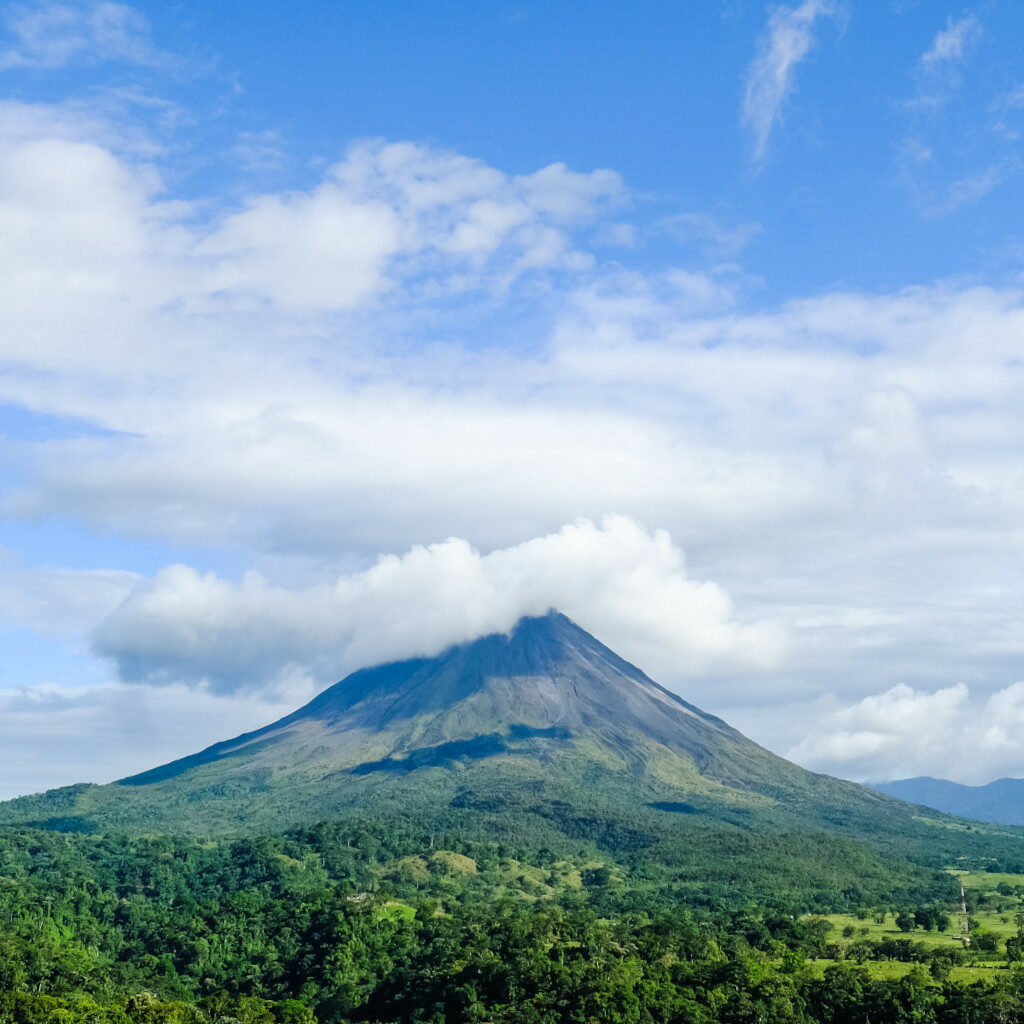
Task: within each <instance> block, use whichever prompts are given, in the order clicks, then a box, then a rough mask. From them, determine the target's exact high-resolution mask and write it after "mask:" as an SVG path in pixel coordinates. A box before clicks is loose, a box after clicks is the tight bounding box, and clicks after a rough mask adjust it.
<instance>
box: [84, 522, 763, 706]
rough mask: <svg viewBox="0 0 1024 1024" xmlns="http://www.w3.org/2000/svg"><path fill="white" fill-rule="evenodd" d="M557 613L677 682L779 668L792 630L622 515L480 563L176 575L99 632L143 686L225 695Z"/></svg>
mask: <svg viewBox="0 0 1024 1024" xmlns="http://www.w3.org/2000/svg"><path fill="white" fill-rule="evenodd" d="M550 608H558V609H559V610H561V611H563V612H564V613H565V614H566V615H568V616H569V617H570V618H572V619H574V620H576V621H577V622H579V623H580V625H582V626H584V628H587V629H590V630H591V631H593V632H594V633H595V634H596V635H597V636H598V637H599V638H600V639H602V640H603V641H604V642H606V643H608V644H609V645H611V646H613V647H614V648H615V649H616V650H617V651H618V652H619V653H621V654H623V655H624V656H626V657H635V658H637V660H639V661H640V662H641V664H642V665H643V666H644V667H646V668H647V669H648V670H649V671H652V672H660V673H662V678H663V679H664V680H665V681H668V682H678V681H681V680H683V679H685V678H686V677H687V676H689V675H694V674H702V675H705V676H706V675H709V674H711V675H721V674H723V673H726V672H728V671H734V670H735V669H736V668H737V667H742V668H750V667H752V666H757V667H764V666H769V665H772V664H774V663H775V662H776V661H777V660H778V658H779V656H780V654H781V651H782V648H783V636H782V634H781V631H780V630H779V629H778V628H777V627H775V626H772V625H769V624H763V623H762V624H753V625H744V624H740V623H738V622H737V621H736V620H735V618H734V615H733V610H732V606H731V603H730V601H729V599H728V597H727V596H726V594H725V592H724V591H723V590H722V589H721V588H720V587H718V586H716V585H715V584H714V583H710V582H700V581H696V580H693V579H691V578H689V577H688V575H687V573H686V569H685V565H684V561H683V555H682V552H681V551H680V550H679V548H677V547H676V546H675V545H673V543H672V542H671V540H670V538H669V536H668V534H667V533H665V532H664V531H657V532H655V533H653V534H652V533H648V532H646V531H645V530H643V529H642V528H641V527H640V526H639V525H637V524H636V523H634V522H632V521H631V520H629V519H626V518H624V517H621V516H609V517H607V518H606V519H605V520H604V522H603V523H602V524H601V525H600V526H597V525H595V524H594V523H592V522H590V521H587V520H582V521H580V522H577V523H573V524H571V525H568V526H565V527H563V528H562V529H561V530H559V531H558V532H557V533H553V534H549V535H547V536H545V537H538V538H536V539H534V540H530V541H526V542H524V543H522V544H518V545H516V546H515V547H511V548H504V549H499V550H497V551H492V552H490V553H489V554H486V555H481V554H480V553H479V552H478V551H476V550H474V549H473V548H472V547H471V546H470V545H469V544H467V543H466V542H465V541H464V540H458V539H451V540H448V541H445V542H443V543H440V544H433V545H430V546H429V547H416V548H413V549H412V550H411V551H409V552H408V553H406V554H405V555H402V556H401V557H398V556H394V555H386V556H382V557H380V558H379V559H378V560H377V562H376V563H375V564H374V565H373V566H372V567H371V568H370V569H367V570H365V571H363V572H357V573H352V574H347V575H343V576H341V577H339V578H337V579H335V580H333V581H332V582H329V583H322V584H319V585H316V586H312V587H308V588H306V589H301V590H294V589H287V588H284V587H280V586H273V585H271V584H270V583H269V582H268V581H267V580H266V579H264V578H263V577H262V576H260V575H258V574H256V573H249V574H247V575H246V576H244V577H243V578H242V579H241V581H239V582H238V583H232V582H229V581H227V580H224V579H221V578H218V577H217V576H215V575H213V574H205V575H201V574H200V573H197V572H196V571H194V570H193V569H190V568H188V567H187V566H183V565H176V566H171V567H170V568H167V569H165V570H163V571H162V572H160V573H159V574H158V575H157V576H156V577H155V578H154V579H152V580H148V581H145V582H143V583H141V584H140V585H139V586H138V587H137V588H136V589H135V590H134V591H133V592H132V593H131V594H129V596H128V597H127V598H126V600H125V601H124V603H123V604H122V605H121V606H120V607H119V608H117V609H116V610H115V611H114V612H113V613H112V614H111V615H110V616H109V617H108V618H107V619H106V621H104V622H103V623H102V624H101V625H100V626H99V628H98V630H97V632H96V638H95V640H96V649H97V651H98V653H100V654H101V655H104V656H106V657H109V658H112V659H114V661H115V662H116V664H117V665H118V668H119V670H120V674H121V676H122V678H123V679H125V680H126V681H129V682H138V681H143V682H155V683H161V682H164V683H166V682H180V681H188V682H193V683H201V684H202V685H205V686H209V687H211V688H212V689H213V690H215V691H218V692H233V691H261V690H269V691H271V692H276V691H277V690H278V689H279V688H280V686H281V684H282V681H283V682H284V684H285V686H286V688H292V687H293V685H294V679H295V678H296V676H299V677H305V676H307V675H311V676H312V677H313V678H314V679H315V680H316V681H317V682H318V683H320V684H321V685H323V684H326V683H330V682H334V681H336V680H337V679H338V678H340V677H341V676H343V675H345V674H346V673H348V672H350V671H352V670H354V669H356V668H359V667H363V666H365V665H369V664H375V663H377V662H381V661H392V660H400V659H403V658H409V657H413V656H421V655H434V654H437V653H439V652H440V651H442V650H443V649H445V648H446V647H448V646H450V645H452V644H455V643H461V642H464V641H467V640H472V639H475V638H476V637H479V636H482V635H486V634H488V633H496V632H505V631H508V630H509V629H511V627H512V626H513V625H514V624H515V623H516V622H517V621H518V620H519V619H520V618H521V617H522V616H524V615H542V614H544V613H545V612H546V611H548V610H549V609H550Z"/></svg>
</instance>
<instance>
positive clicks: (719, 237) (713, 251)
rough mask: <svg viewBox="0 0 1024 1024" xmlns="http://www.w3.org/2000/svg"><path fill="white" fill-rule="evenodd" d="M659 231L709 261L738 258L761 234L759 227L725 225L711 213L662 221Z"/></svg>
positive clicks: (685, 214)
mask: <svg viewBox="0 0 1024 1024" xmlns="http://www.w3.org/2000/svg"><path fill="white" fill-rule="evenodd" d="M658 228H659V229H660V230H662V231H664V232H665V234H667V235H669V236H670V237H671V238H674V239H676V241H679V242H683V243H685V244H689V245H695V246H697V247H698V248H699V250H700V251H701V253H702V255H704V256H705V257H706V258H708V259H712V260H722V259H731V258H733V257H735V256H738V255H739V254H740V253H741V252H742V251H743V250H744V249H745V248H746V247H747V246H748V245H749V244H750V243H751V242H752V241H753V240H754V238H755V237H756V236H757V235H758V234H760V232H761V225H760V224H755V223H752V222H750V221H744V222H742V223H738V224H737V223H727V222H726V221H724V220H722V219H721V218H719V217H716V216H714V214H711V213H701V212H694V213H677V214H675V215H674V216H671V217H664V218H663V219H662V220H661V221H659V222H658Z"/></svg>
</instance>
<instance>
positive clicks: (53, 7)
mask: <svg viewBox="0 0 1024 1024" xmlns="http://www.w3.org/2000/svg"><path fill="white" fill-rule="evenodd" d="M5 28H6V30H7V34H8V37H9V39H10V43H9V44H8V46H9V48H8V49H7V50H5V51H4V50H0V70H4V69H10V68H42V69H53V68H59V67H63V66H64V65H66V64H71V63H74V62H84V63H99V62H103V61H113V62H118V63H125V64H160V63H163V62H164V61H165V60H166V58H165V56H164V55H162V54H160V53H159V52H158V51H157V50H155V49H154V47H153V44H152V41H151V39H150V34H149V24H148V22H147V21H146V19H145V17H144V16H143V15H142V14H141V13H139V11H137V10H136V9H135V8H134V7H129V6H127V5H125V4H118V3H110V2H108V0H99V2H74V0H72V2H68V3H60V2H56V3H54V2H51V0H39V2H36V3H15V4H11V5H10V6H9V7H7V9H6V17H5Z"/></svg>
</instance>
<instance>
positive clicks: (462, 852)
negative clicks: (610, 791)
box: [0, 820, 1024, 1024]
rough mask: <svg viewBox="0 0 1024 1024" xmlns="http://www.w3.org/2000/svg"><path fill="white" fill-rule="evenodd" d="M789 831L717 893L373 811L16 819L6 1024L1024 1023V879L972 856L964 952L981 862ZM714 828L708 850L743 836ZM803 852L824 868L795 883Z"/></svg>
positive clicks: (5, 948)
mask: <svg viewBox="0 0 1024 1024" xmlns="http://www.w3.org/2000/svg"><path fill="white" fill-rule="evenodd" d="M724 835H725V834H724V833H723V835H722V836H721V837H720V839H723V840H724ZM692 838H693V837H691V839H692ZM789 841H790V849H789V850H788V851H785V852H783V847H785V846H786V843H787V840H786V837H780V836H778V835H763V836H758V835H757V834H748V835H746V836H745V837H744V840H743V842H744V843H745V844H746V845H747V852H748V853H749V854H750V857H749V858H748V859H746V860H744V859H742V858H740V859H737V858H735V857H734V858H733V868H732V873H731V876H729V877H731V879H732V882H731V884H730V885H722V886H720V887H718V889H717V890H715V889H714V887H712V888H710V889H709V888H707V887H704V886H697V885H689V886H688V885H686V884H685V877H683V878H680V877H675V878H669V877H668V876H667V875H666V874H665V872H666V871H667V870H668V869H666V868H665V867H664V865H662V866H661V867H660V869H659V868H658V865H659V864H660V863H661V862H656V861H655V860H654V859H653V857H652V858H646V857H644V856H643V855H642V854H641V855H633V856H627V855H623V854H614V853H610V852H609V851H608V850H606V849H604V850H603V849H601V847H599V846H597V845H594V844H592V843H589V842H583V841H581V842H579V843H566V844H564V845H563V846H561V847H559V848H547V847H544V848H529V849H517V848H514V847H513V846H511V845H508V844H505V843H501V842H488V841H483V840H480V839H475V840H470V839H460V838H459V836H457V835H454V834H440V833H434V834H429V833H424V832H422V831H417V830H416V828H415V827H413V826H412V825H405V826H403V825H400V824H396V823H394V822H391V823H384V822H380V821H372V820H363V821H354V822H347V823H338V822H335V823H330V824H323V825H318V826H316V827H314V828H308V829H298V830H293V831H290V832H285V833H281V834H277V835H273V836H264V837H257V838H235V839H225V838H218V839H203V838H202V837H194V836H193V837H172V836H167V835H146V836H141V835H137V834H136V835H132V834H127V833H125V834H118V833H114V832H111V833H104V834H102V835H100V834H92V835H82V834H70V833H62V832H57V831H52V830H39V829H28V828H17V827H10V828H7V829H5V830H4V831H2V832H0V1022H3V1024H14V1022H17V1024H43V1022H54V1024H73V1022H79V1021H81V1022H86V1021H88V1022H96V1024H105V1022H111V1024H114V1022H118V1024H123V1022H128V1021H131V1022H138V1024H143V1022H145V1024H158V1022H164V1021H167V1022H175V1024H176V1022H182V1024H206V1022H211V1024H212V1022H224V1024H227V1022H239V1024H313V1022H314V1021H319V1022H323V1024H343V1022H347V1021H353V1022H355V1021H361V1022H363V1021H365V1022H381V1024H384V1022H399V1021H410V1022H411V1021H417V1022H419V1021H423V1022H426V1021H431V1022H441V1021H445V1022H449V1021H450V1022H463V1021H465V1022H469V1021H492V1022H505V1021H507V1022H524V1024H526V1022H538V1024H540V1022H617V1021H621V1022H666V1024H667V1022H692V1024H698V1022H699V1024H703V1022H709V1024H710V1022H748V1021H749V1022H754V1021H764V1022H790V1021H792V1022H801V1024H802V1022H849V1024H854V1022H865V1024H866V1022H869V1021H870V1022H882V1021H894V1022H901V1021H908V1022H909V1021H914V1022H933V1021H934V1022H950V1024H954V1022H955V1024H965V1022H967V1024H971V1022H979V1024H980V1022H989V1021H992V1022H995V1021H1003V1022H1006V1021H1015V1020H1020V1019H1024V963H1022V962H1021V950H1022V941H1021V940H1022V938H1024V915H1022V911H1024V903H1022V897H1024V876H1018V875H1015V874H1012V873H1006V872H1003V873H996V871H995V868H996V867H999V866H1000V865H997V864H994V863H993V862H989V864H988V865H987V867H988V869H989V870H987V871H986V870H976V871H974V872H971V873H970V874H969V875H963V876H961V877H963V878H965V879H966V880H967V883H968V893H969V899H970V907H969V910H970V914H971V924H972V927H973V929H974V932H975V936H976V938H975V941H974V943H973V944H972V946H971V947H969V948H964V946H963V944H962V942H960V941H959V938H958V936H959V929H960V921H959V917H958V915H957V912H956V911H957V897H958V895H959V881H960V878H959V877H956V876H954V875H952V874H950V873H944V872H935V873H930V874H929V873H922V875H921V882H920V885H918V886H917V887H916V888H912V889H911V888H906V887H905V886H902V887H897V888H896V889H895V890H893V889H890V891H889V892H888V893H885V892H884V885H883V884H882V883H883V881H884V879H883V878H882V877H881V876H880V875H879V874H878V873H877V871H874V872H873V870H872V869H873V868H877V864H876V863H875V862H874V861H873V860H872V858H871V855H870V854H869V853H868V852H867V851H861V852H860V856H861V857H862V860H863V866H864V868H865V885H864V887H861V888H851V887H849V886H848V885H846V884H845V881H846V879H847V878H848V876H849V871H844V872H842V874H841V875H837V884H836V886H835V887H834V888H829V887H828V885H827V884H825V883H826V876H825V874H823V872H822V870H821V867H820V865H819V866H817V867H813V862H814V860H815V857H816V854H815V850H814V840H813V837H809V836H804V837H797V836H792V837H789ZM758 844H760V848H758V849H756V850H755V849H754V847H756V846H757V845H758ZM694 845H695V846H697V847H699V848H700V850H701V851H702V853H703V856H704V857H706V858H707V860H708V861H709V864H707V865H705V870H708V871H709V870H710V862H711V861H713V860H714V858H715V857H716V854H717V853H718V852H719V847H718V846H716V843H715V842H713V841H711V837H710V836H704V837H703V841H702V842H696V843H695V844H694ZM722 852H725V853H727V851H724V850H723V851H722ZM848 852H850V854H851V855H853V854H854V853H855V852H857V851H856V850H855V849H854V848H853V845H852V844H851V848H850V850H849V851H848ZM794 857H795V858H796V859H798V860H799V859H803V860H804V861H805V863H806V866H807V868H808V876H809V877H813V878H814V880H815V884H814V886H813V887H812V888H806V887H805V888H804V889H803V890H802V891H801V889H800V888H799V886H797V885H795V884H792V883H791V884H787V885H782V886H781V887H779V888H778V889H776V887H775V886H774V884H773V881H772V879H773V864H777V865H778V867H779V869H780V871H781V872H783V873H786V872H790V873H792V872H793V870H794V867H793V865H794ZM726 859H727V858H726ZM695 863H696V861H693V862H691V866H690V869H692V868H693V864H695ZM744 863H746V864H748V865H749V867H748V869H747V870H746V872H745V871H744V869H743V867H742V865H743V864H744ZM974 866H975V867H978V865H974ZM1003 866H1004V867H1005V865H1003ZM686 870H687V869H686V868H685V867H684V868H678V867H677V875H678V874H679V873H680V872H681V873H682V875H683V876H685V872H686ZM659 871H660V873H659ZM744 875H745V877H744ZM840 883H842V884H840ZM844 886H845V887H844ZM986 936H987V937H988V938H987V939H986V938H985V937H986Z"/></svg>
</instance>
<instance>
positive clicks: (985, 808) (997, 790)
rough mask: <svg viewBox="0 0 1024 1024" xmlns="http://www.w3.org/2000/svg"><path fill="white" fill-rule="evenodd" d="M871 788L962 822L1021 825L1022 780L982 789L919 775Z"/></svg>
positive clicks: (1023, 820)
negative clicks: (963, 819) (973, 820)
mask: <svg viewBox="0 0 1024 1024" xmlns="http://www.w3.org/2000/svg"><path fill="white" fill-rule="evenodd" d="M872 788H874V789H877V790H878V791H879V792H880V793H888V794H889V795H890V796H895V797H898V798H899V799H900V800H910V801H912V802H913V803H916V804H924V805H925V806H926V807H934V808H936V809H937V810H940V811H945V812H946V813H947V814H957V815H959V816H960V817H962V818H975V819H977V820H978V821H991V822H998V823H1000V824H1003V825H1024V779H996V780H995V781H994V782H989V783H987V784H986V785H984V786H964V785H962V784H961V783H959V782H949V781H947V780H946V779H934V778H931V777H930V776H927V775H922V776H919V777H917V778H914V779H896V780H895V781H893V782H880V783H878V784H876V785H875V786H873V787H872Z"/></svg>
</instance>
